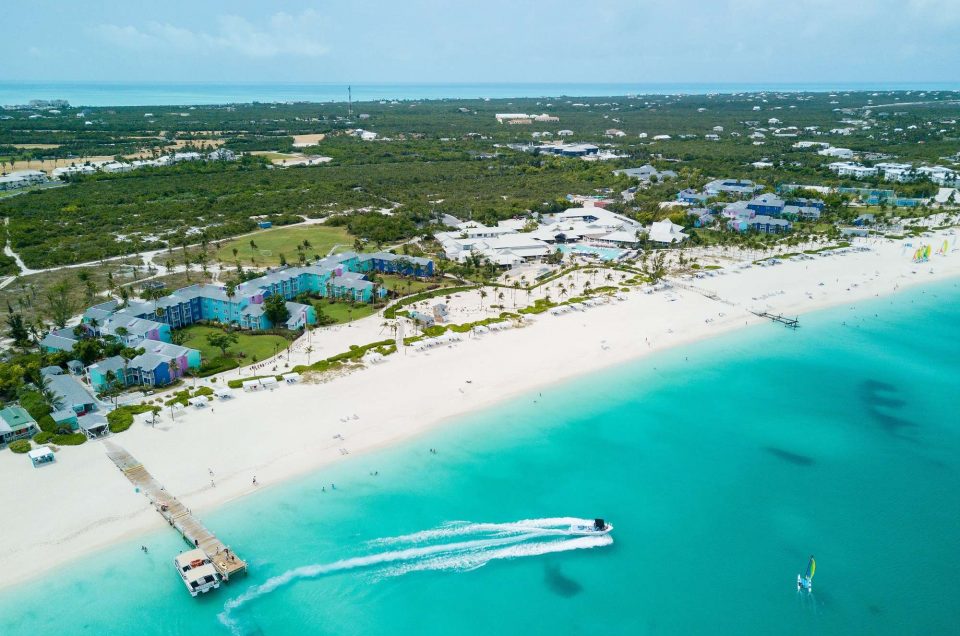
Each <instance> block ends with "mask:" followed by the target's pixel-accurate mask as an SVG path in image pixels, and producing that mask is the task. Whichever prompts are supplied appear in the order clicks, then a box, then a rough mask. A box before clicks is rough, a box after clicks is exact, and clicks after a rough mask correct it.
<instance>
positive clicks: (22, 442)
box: [9, 439, 31, 453]
mask: <svg viewBox="0 0 960 636" xmlns="http://www.w3.org/2000/svg"><path fill="white" fill-rule="evenodd" d="M9 446H10V450H11V451H13V452H14V453H26V452H29V450H30V448H31V446H30V440H28V439H18V440H14V441H12V442H10V444H9Z"/></svg>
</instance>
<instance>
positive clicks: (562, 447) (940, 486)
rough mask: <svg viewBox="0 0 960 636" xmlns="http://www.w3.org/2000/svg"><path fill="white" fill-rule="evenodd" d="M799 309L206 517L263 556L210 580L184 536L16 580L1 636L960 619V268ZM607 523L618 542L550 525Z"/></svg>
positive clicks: (552, 629) (695, 630) (539, 630)
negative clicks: (931, 281)
mask: <svg viewBox="0 0 960 636" xmlns="http://www.w3.org/2000/svg"><path fill="white" fill-rule="evenodd" d="M801 323H802V327H801V328H800V329H799V330H797V331H789V330H787V329H785V328H783V327H780V326H777V325H773V324H764V325H760V326H756V327H751V328H748V329H744V330H741V331H739V332H737V333H732V334H729V335H725V336H721V337H719V338H715V339H712V340H708V341H703V342H700V343H697V344H695V345H691V346H686V347H682V348H677V349H674V350H670V351H666V352H663V353H660V354H657V355H655V356H652V357H649V358H646V359H643V360H639V361H636V362H633V363H630V364H628V365H624V366H620V367H617V368H613V369H610V370H607V371H605V372H602V373H597V374H593V375H590V376H588V377H585V378H581V379H577V380H575V381H571V382H566V383H563V384H561V385H556V386H553V387H551V388H549V389H546V390H544V391H542V395H539V394H533V395H528V396H524V397H522V398H518V399H514V400H512V401H510V402H507V403H504V404H501V405H499V406H497V407H496V408H493V409H491V410H488V411H484V412H481V413H476V414H474V415H471V416H470V417H468V418H465V419H464V420H462V421H460V422H457V423H451V424H449V425H447V426H444V427H442V428H439V429H437V430H435V431H433V432H431V433H429V434H427V435H425V436H423V437H421V438H418V439H416V440H413V441H410V442H408V443H405V444H403V445H401V446H397V447H394V448H391V449H388V450H383V451H380V452H377V453H372V454H369V455H363V456H355V457H351V458H350V459H349V460H347V461H345V462H343V463H342V464H341V465H338V466H334V467H331V468H328V469H325V470H323V471H320V472H319V473H317V474H316V475H313V476H311V477H309V478H305V479H302V480H300V481H298V482H296V483H291V484H286V485H281V486H278V487H276V488H270V489H265V490H264V491H261V492H260V493H258V494H256V495H254V496H251V497H249V498H246V499H243V500H241V501H238V502H235V503H233V504H230V505H228V506H226V507H224V508H221V509H219V510H217V511H214V512H211V513H207V514H204V515H203V517H204V519H205V521H207V522H208V524H209V525H210V526H211V527H212V528H213V529H214V530H215V531H217V532H218V533H219V534H220V535H221V536H222V537H223V538H225V539H226V540H227V541H228V542H229V543H230V544H232V545H233V546H234V547H235V549H237V550H238V551H239V552H240V553H242V554H243V555H244V556H246V557H247V558H248V559H250V561H251V562H252V567H251V572H250V574H249V576H247V577H245V578H242V579H237V580H234V581H233V582H231V583H230V584H229V585H227V586H224V587H222V588H221V589H220V590H217V591H215V592H213V593H211V594H209V595H207V596H206V597H203V598H199V599H191V598H189V597H188V596H187V594H186V592H185V590H184V589H183V587H182V584H181V583H180V581H179V579H178V578H177V576H176V574H175V572H174V570H173V567H172V565H171V559H172V556H173V555H174V554H176V552H177V551H178V550H180V549H182V548H183V544H182V542H181V541H180V540H179V539H178V538H177V537H176V536H175V534H174V533H172V532H170V531H162V532H159V533H156V534H152V535H149V536H147V537H145V538H138V539H136V540H135V541H131V542H129V543H125V544H122V545H118V546H115V547H113V548H111V549H109V550H106V551H104V552H102V553H99V554H96V555H93V556H91V557H88V558H84V559H83V560H81V561H79V562H76V563H73V564H70V565H69V566H67V567H64V568H61V569H60V570H58V571H56V572H54V573H51V574H49V575H47V576H45V577H44V579H43V580H42V581H38V582H34V583H30V584H27V585H23V586H19V587H17V588H15V589H13V590H7V591H5V592H4V593H3V594H2V596H0V634H4V636H20V635H29V636H35V635H36V634H47V633H51V634H52V633H58V634H86V633H89V634H103V633H111V634H137V635H138V636H152V635H154V634H221V633H222V634H230V633H231V629H230V628H232V629H233V630H234V633H238V634H265V635H272V634H292V633H304V634H331V635H333V634H337V635H341V636H342V635H349V634H399V635H413V634H417V635H420V634H426V635H437V636H439V635H441V634H458V635H465V636H471V635H483V636H489V634H499V635H508V636H511V635H523V636H529V635H531V634H571V633H585V632H594V633H600V634H605V635H621V634H622V635H631V636H633V635H642V634H671V635H672V634H718V635H728V634H729V635H737V636H744V635H767V634H787V635H790V634H798V635H799V634H803V635H804V636H809V635H810V634H816V635H822V636H828V635H830V636H832V635H838V636H839V635H841V634H842V635H850V634H870V635H876V636H885V635H890V636H902V635H904V634H952V633H956V628H957V625H960V603H957V601H956V593H957V592H956V578H957V575H956V573H957V572H958V571H960V417H958V399H960V370H958V365H957V360H958V359H960V339H958V337H957V336H958V325H960V282H957V281H951V282H946V283H941V284H937V285H933V286H929V287H926V288H923V289H913V290H908V291H905V292H902V293H900V294H898V295H896V296H893V297H887V298H881V299H875V300H873V301H870V302H864V303H859V304H858V305H857V306H856V307H839V308H835V309H831V310H828V311H824V312H819V313H815V314H809V315H804V316H801ZM638 337H639V336H638ZM411 390H420V391H423V392H424V396H425V399H428V398H429V387H418V388H416V389H414V388H413V387H411ZM348 438H349V436H348ZM430 448H436V449H437V450H438V452H437V454H432V453H430V452H429V450H428V449H430ZM372 471H373V472H379V475H376V476H374V475H371V472H372ZM118 478H119V477H118ZM331 482H335V483H336V486H337V487H336V490H335V491H333V490H331V489H330V483H331ZM323 487H326V489H327V491H326V492H324V491H323V490H322V488H323ZM51 505H55V502H51ZM595 515H599V516H603V517H605V518H607V519H608V520H609V521H610V522H612V523H613V524H614V526H615V530H614V531H613V533H612V535H611V536H612V537H613V541H612V543H611V542H608V541H603V540H602V539H599V538H596V537H586V538H584V537H575V536H570V535H567V534H564V532H563V531H562V530H561V531H557V532H554V533H551V532H550V531H548V530H547V529H545V528H544V527H543V526H547V525H551V522H547V521H537V520H545V519H550V518H555V517H568V516H569V517H591V516H595ZM521 520H525V521H526V523H524V524H521V526H516V525H488V526H475V525H466V524H462V523H461V524H454V525H445V524H448V522H453V521H464V522H466V521H469V522H475V523H480V524H510V522H518V521H521ZM38 522H41V521H39V520H38ZM559 527H565V526H563V525H562V524H561V525H560V526H559ZM431 530H434V531H435V532H433V533H430V532H426V533H425V531H431ZM413 533H420V534H418V535H417V536H415V537H408V538H406V539H402V540H393V541H384V540H383V539H385V538H390V537H398V536H401V535H410V534H413ZM141 543H146V544H147V545H148V546H149V548H150V552H149V554H148V555H143V554H142V553H141V552H140V550H139V546H140V544H141ZM590 546H592V547H590ZM575 548H580V549H575ZM810 554H815V555H816V557H817V560H818V570H817V575H816V578H815V580H814V592H813V594H812V595H811V596H805V595H798V593H797V592H796V588H795V580H796V575H797V573H798V572H800V571H801V570H802V569H803V567H804V566H805V564H806V562H807V558H808V556H809V555H810ZM508 557H509V558H508ZM237 599H241V600H240V601H239V602H237ZM225 605H230V606H233V608H232V609H231V610H230V611H229V612H227V613H226V615H224V607H225ZM228 625H229V626H230V628H228Z"/></svg>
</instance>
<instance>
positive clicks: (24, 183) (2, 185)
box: [0, 170, 47, 190]
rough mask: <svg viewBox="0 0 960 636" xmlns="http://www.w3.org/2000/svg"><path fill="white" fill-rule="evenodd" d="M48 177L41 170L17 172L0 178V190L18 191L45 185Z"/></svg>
mask: <svg viewBox="0 0 960 636" xmlns="http://www.w3.org/2000/svg"><path fill="white" fill-rule="evenodd" d="M46 180H47V175H46V173H44V172H41V171H40V170H17V171H15V172H11V173H10V174H6V175H2V176H0V190H16V189H18V188H26V187H29V186H32V185H37V184H40V183H44V182H46Z"/></svg>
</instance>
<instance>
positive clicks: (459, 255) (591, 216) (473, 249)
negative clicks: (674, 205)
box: [434, 205, 642, 267]
mask: <svg viewBox="0 0 960 636" xmlns="http://www.w3.org/2000/svg"><path fill="white" fill-rule="evenodd" d="M531 223H533V224H535V225H536V226H537V227H536V229H534V230H532V231H523V230H524V229H529V228H528V226H529V225H530V224H531ZM639 230H642V228H641V226H640V224H639V223H637V222H636V221H634V220H633V219H630V218H627V217H625V216H623V215H621V214H617V213H615V212H611V211H609V210H606V209H604V208H602V207H599V206H593V205H587V206H585V207H577V208H568V209H566V210H564V211H563V212H558V213H556V214H548V215H544V216H542V217H541V218H540V221H539V222H536V221H533V220H532V219H509V220H506V221H500V222H499V223H498V224H497V226H496V227H486V226H483V225H480V224H477V223H474V222H467V223H461V224H459V226H458V228H457V229H456V230H453V231H449V232H439V233H437V234H435V235H434V237H435V238H436V239H437V241H438V242H439V243H440V245H442V246H443V249H444V254H445V255H446V257H447V258H449V259H450V260H452V261H457V262H461V263H462V262H465V261H466V260H467V259H468V258H471V257H472V256H479V257H481V258H484V259H486V260H488V261H490V262H491V263H494V264H496V265H498V266H500V267H515V266H517V265H519V264H521V263H524V262H530V261H536V260H539V259H542V258H545V257H546V256H548V255H550V254H552V253H553V252H555V251H556V249H557V247H556V246H557V245H565V244H570V243H581V242H582V243H586V244H588V245H599V246H610V245H627V246H631V245H633V244H634V243H636V241H637V239H636V234H637V231H639Z"/></svg>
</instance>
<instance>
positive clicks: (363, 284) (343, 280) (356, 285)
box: [330, 272, 373, 289]
mask: <svg viewBox="0 0 960 636" xmlns="http://www.w3.org/2000/svg"><path fill="white" fill-rule="evenodd" d="M330 282H331V283H333V284H334V285H336V286H339V287H346V288H347V289H369V288H370V287H373V283H371V282H370V281H368V280H367V279H365V278H364V277H363V274H358V273H357V272H344V273H343V274H342V275H341V276H337V277H336V278H335V279H333V280H331V281H330Z"/></svg>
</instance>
